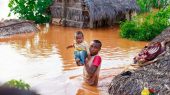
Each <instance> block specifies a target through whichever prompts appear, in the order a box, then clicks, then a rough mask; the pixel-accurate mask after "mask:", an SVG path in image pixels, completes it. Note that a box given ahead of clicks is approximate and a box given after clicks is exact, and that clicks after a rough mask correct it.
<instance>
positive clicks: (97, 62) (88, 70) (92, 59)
mask: <svg viewBox="0 0 170 95" xmlns="http://www.w3.org/2000/svg"><path fill="white" fill-rule="evenodd" d="M101 46H102V43H101V42H100V41H99V40H93V41H92V42H91V44H90V48H89V51H90V55H89V56H88V58H86V63H85V65H84V71H83V77H84V81H85V82H86V83H87V84H89V85H91V86H97V84H98V78H99V71H100V66H101V62H102V59H101V57H100V55H99V51H100V49H101Z"/></svg>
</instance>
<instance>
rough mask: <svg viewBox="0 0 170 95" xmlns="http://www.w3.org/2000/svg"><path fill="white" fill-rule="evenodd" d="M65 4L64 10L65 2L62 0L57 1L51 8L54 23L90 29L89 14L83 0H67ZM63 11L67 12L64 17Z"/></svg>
mask: <svg viewBox="0 0 170 95" xmlns="http://www.w3.org/2000/svg"><path fill="white" fill-rule="evenodd" d="M65 3H66V4H65V8H63V2H62V1H61V0H55V2H54V4H53V5H52V6H51V14H52V18H53V19H52V20H53V21H54V23H55V22H56V23H61V24H65V25H64V26H73V27H80V28H84V27H88V25H89V24H88V23H89V13H88V10H87V7H86V6H85V4H84V3H83V2H82V1H81V0H66V1H65ZM63 11H65V14H64V15H62V12H63ZM53 21H52V22H53ZM58 25H60V24H58Z"/></svg>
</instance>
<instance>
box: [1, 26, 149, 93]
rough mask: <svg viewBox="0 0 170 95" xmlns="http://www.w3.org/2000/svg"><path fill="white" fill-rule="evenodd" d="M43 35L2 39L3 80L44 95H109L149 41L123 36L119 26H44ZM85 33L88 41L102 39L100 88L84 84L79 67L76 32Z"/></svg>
mask: <svg viewBox="0 0 170 95" xmlns="http://www.w3.org/2000/svg"><path fill="white" fill-rule="evenodd" d="M40 30H41V31H40V32H38V33H29V34H22V35H14V36H11V37H10V38H3V39H0V52H1V53H0V58H1V60H0V65H1V66H0V76H1V77H0V81H1V82H5V81H8V80H10V79H22V80H24V81H26V82H27V83H29V84H30V85H31V87H33V89H36V90H37V91H38V92H39V93H41V94H42V95H76V94H77V95H98V94H100V95H101V94H102V95H103V93H104V94H106V92H105V91H103V90H106V88H105V84H106V83H108V82H110V81H111V79H112V77H113V76H114V75H115V74H117V73H120V71H121V70H122V69H114V68H120V67H123V66H125V65H127V64H130V63H132V58H133V57H134V56H135V55H136V54H137V52H139V50H140V49H141V48H142V47H144V45H145V44H146V42H138V41H130V40H127V39H122V38H120V37H119V27H118V26H114V27H112V28H100V29H78V28H69V27H60V26H55V25H50V27H49V28H48V27H45V26H40ZM77 30H81V31H83V33H84V35H85V40H86V41H87V42H90V41H91V40H93V39H99V40H101V42H102V44H103V47H102V49H101V52H100V55H101V57H102V66H101V72H100V79H99V85H98V87H90V86H88V85H86V84H85V83H84V82H83V79H82V72H83V70H82V69H83V67H78V66H76V64H75V62H74V58H73V49H68V50H67V49H66V46H68V45H70V44H72V43H73V41H74V33H75V31H77Z"/></svg>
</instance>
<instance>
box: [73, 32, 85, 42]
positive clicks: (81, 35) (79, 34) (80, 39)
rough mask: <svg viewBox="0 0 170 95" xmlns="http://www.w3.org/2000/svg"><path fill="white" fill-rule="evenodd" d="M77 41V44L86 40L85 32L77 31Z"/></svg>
mask: <svg viewBox="0 0 170 95" xmlns="http://www.w3.org/2000/svg"><path fill="white" fill-rule="evenodd" d="M75 40H76V42H77V43H81V42H83V40H84V35H83V32H81V31H77V32H76V33H75Z"/></svg>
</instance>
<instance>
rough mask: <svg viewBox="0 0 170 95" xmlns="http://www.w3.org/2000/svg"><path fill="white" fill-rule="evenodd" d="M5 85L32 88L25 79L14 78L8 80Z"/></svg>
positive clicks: (25, 88)
mask: <svg viewBox="0 0 170 95" xmlns="http://www.w3.org/2000/svg"><path fill="white" fill-rule="evenodd" d="M5 85H7V86H9V87H14V88H18V89H24V90H28V89H29V88H30V85H29V84H27V83H25V82H24V81H22V80H14V79H13V80H10V81H8V82H6V83H5Z"/></svg>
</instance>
